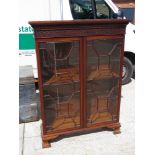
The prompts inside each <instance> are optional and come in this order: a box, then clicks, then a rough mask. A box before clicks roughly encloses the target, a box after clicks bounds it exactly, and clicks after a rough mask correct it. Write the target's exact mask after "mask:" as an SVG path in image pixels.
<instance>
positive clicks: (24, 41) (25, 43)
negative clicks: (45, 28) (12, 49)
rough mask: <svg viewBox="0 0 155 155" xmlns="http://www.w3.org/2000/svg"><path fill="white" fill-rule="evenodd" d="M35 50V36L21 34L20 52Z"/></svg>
mask: <svg viewBox="0 0 155 155" xmlns="http://www.w3.org/2000/svg"><path fill="white" fill-rule="evenodd" d="M29 49H35V41H34V35H33V34H29V33H20V34H19V50H29Z"/></svg>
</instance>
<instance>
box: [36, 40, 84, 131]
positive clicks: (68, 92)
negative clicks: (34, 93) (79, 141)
mask: <svg viewBox="0 0 155 155" xmlns="http://www.w3.org/2000/svg"><path fill="white" fill-rule="evenodd" d="M38 48H39V49H38V50H39V60H40V64H41V65H40V76H41V78H40V79H41V87H42V89H41V90H43V92H42V98H43V101H42V102H43V110H44V116H43V119H44V121H43V122H44V127H45V131H47V132H51V131H52V132H57V131H62V130H65V129H73V128H75V129H76V128H79V127H80V125H81V122H80V75H79V54H80V40H79V39H65V40H63V39H62V40H61V39H59V40H58V39H57V40H50V41H40V42H39V43H38Z"/></svg>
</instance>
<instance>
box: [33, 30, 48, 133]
mask: <svg viewBox="0 0 155 155" xmlns="http://www.w3.org/2000/svg"><path fill="white" fill-rule="evenodd" d="M34 35H36V34H35V33H34ZM35 42H36V52H37V53H36V56H37V67H38V79H39V80H38V82H39V94H40V102H41V104H40V106H41V118H42V126H43V135H44V134H46V124H45V122H46V121H45V111H44V108H45V107H44V100H43V81H42V74H41V58H40V51H39V43H38V42H37V40H36V39H35Z"/></svg>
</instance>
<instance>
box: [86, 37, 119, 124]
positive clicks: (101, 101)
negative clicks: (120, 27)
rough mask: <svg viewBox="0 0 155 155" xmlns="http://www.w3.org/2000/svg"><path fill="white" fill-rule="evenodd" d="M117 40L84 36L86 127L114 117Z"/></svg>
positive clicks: (116, 112) (117, 77) (115, 118)
mask: <svg viewBox="0 0 155 155" xmlns="http://www.w3.org/2000/svg"><path fill="white" fill-rule="evenodd" d="M121 42H122V39H121V38H114V39H110V38H106V37H88V38H87V62H86V63H87V65H86V81H87V82H86V94H87V105H86V108H87V126H92V125H95V124H100V123H105V122H112V121H117V119H118V108H119V107H118V106H119V87H120V85H119V84H120V83H119V82H120V78H121V77H120V75H121V74H120V60H121Z"/></svg>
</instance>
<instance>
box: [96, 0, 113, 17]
mask: <svg viewBox="0 0 155 155" xmlns="http://www.w3.org/2000/svg"><path fill="white" fill-rule="evenodd" d="M95 1H96V12H97V13H96V15H97V18H101V19H106V18H110V9H109V7H108V5H107V4H106V3H105V1H104V0H95Z"/></svg>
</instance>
